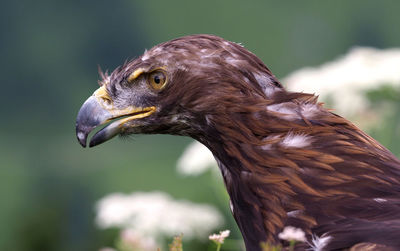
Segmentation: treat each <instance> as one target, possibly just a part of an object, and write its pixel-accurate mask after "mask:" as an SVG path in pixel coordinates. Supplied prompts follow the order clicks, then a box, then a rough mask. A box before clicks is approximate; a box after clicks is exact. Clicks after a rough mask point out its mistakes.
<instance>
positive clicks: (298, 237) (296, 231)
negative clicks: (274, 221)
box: [278, 226, 306, 242]
mask: <svg viewBox="0 0 400 251" xmlns="http://www.w3.org/2000/svg"><path fill="white" fill-rule="evenodd" d="M278 237H279V239H282V240H286V241H301V242H305V241H306V235H305V233H304V231H303V230H301V229H300V228H295V227H292V226H287V227H285V228H284V229H283V231H282V232H281V233H279V234H278Z"/></svg>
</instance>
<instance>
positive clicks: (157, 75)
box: [148, 71, 167, 90]
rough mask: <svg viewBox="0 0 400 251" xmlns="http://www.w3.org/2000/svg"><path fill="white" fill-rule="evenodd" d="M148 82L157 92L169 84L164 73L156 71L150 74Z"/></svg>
mask: <svg viewBox="0 0 400 251" xmlns="http://www.w3.org/2000/svg"><path fill="white" fill-rule="evenodd" d="M148 82H149V84H150V85H151V87H153V88H154V89H156V90H161V88H163V87H164V86H165V83H166V82H167V77H166V76H165V74H164V72H162V71H154V72H152V73H150V74H149V78H148Z"/></svg>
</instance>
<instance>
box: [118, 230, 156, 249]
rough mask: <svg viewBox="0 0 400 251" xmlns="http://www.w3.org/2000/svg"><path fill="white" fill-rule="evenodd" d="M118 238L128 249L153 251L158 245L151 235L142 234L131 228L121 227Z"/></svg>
mask: <svg viewBox="0 0 400 251" xmlns="http://www.w3.org/2000/svg"><path fill="white" fill-rule="evenodd" d="M120 238H121V241H122V243H123V244H124V246H127V247H130V250H140V251H154V250H157V247H158V246H160V245H158V244H157V242H156V240H155V239H154V238H153V237H152V236H144V235H143V234H141V233H139V232H137V231H135V230H133V229H123V230H122V231H121V233H120Z"/></svg>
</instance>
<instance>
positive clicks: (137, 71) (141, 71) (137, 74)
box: [128, 68, 145, 82]
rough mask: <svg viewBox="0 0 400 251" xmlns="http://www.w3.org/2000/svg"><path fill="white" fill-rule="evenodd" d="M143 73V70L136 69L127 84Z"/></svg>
mask: <svg viewBox="0 0 400 251" xmlns="http://www.w3.org/2000/svg"><path fill="white" fill-rule="evenodd" d="M144 72H145V70H144V68H138V69H136V70H135V71H134V72H133V73H132V74H131V75H130V76H129V77H128V82H132V81H133V80H135V79H137V78H138V77H139V76H140V75H142V74H143V73H144Z"/></svg>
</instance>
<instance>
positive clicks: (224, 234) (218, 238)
mask: <svg viewBox="0 0 400 251" xmlns="http://www.w3.org/2000/svg"><path fill="white" fill-rule="evenodd" d="M230 233H231V231H230V230H225V231H220V232H219V234H212V235H210V236H208V239H210V240H212V241H214V242H216V243H220V244H223V243H224V240H225V239H226V238H227V237H228V236H229V234H230Z"/></svg>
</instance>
